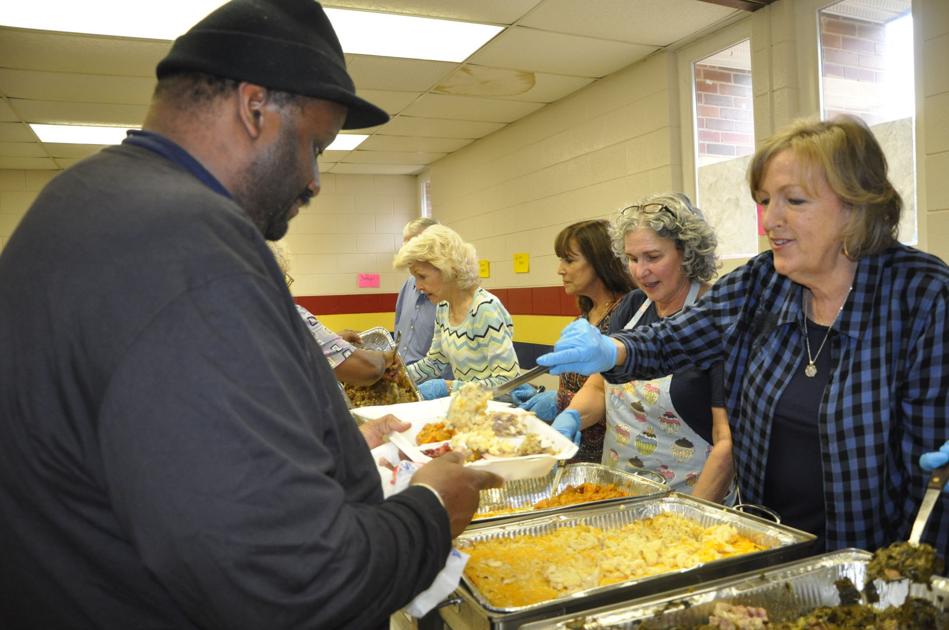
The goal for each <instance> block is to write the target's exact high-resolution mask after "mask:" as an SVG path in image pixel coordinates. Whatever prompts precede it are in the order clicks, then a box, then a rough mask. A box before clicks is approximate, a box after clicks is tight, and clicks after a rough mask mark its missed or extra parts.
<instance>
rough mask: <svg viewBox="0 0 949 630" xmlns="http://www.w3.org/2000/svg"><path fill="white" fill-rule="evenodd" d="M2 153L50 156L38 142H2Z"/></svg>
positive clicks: (13, 155) (0, 152) (18, 155)
mask: <svg viewBox="0 0 949 630" xmlns="http://www.w3.org/2000/svg"><path fill="white" fill-rule="evenodd" d="M0 155H2V156H4V157H49V156H48V155H46V151H44V150H43V145H41V144H40V143H38V142H0Z"/></svg>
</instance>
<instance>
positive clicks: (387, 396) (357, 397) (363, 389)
mask: <svg viewBox="0 0 949 630" xmlns="http://www.w3.org/2000/svg"><path fill="white" fill-rule="evenodd" d="M359 336H360V337H362V343H361V344H359V347H360V348H364V349H366V350H378V351H380V352H385V351H387V350H391V349H392V348H394V347H395V342H394V341H393V340H392V335H390V334H389V331H388V330H386V329H385V328H382V327H381V326H376V327H374V328H370V329H368V330H364V331H362V332H361V333H359ZM397 360H398V362H399V368H398V369H399V376H398V383H401V389H403V390H407V391H403V392H402V393H403V394H405V395H406V396H408V399H405V398H404V397H403V399H402V400H396V399H395V397H396V396H397V395H398V392H397V391H394V390H393V388H394V387H399V385H397V384H394V383H393V382H391V381H387V380H385V379H380V380H379V381H377V382H376V383H374V384H372V385H348V384H347V385H344V386H343V392H344V393H345V395H346V400H347V402H348V403H349V407H350V408H351V409H352V408H353V407H363V406H368V405H387V404H394V403H398V402H417V401H419V400H422V397H421V396H420V395H419V393H418V389H417V388H416V387H415V383H413V382H412V379H411V378H409V375H408V372H406V370H405V365H404V364H403V363H402V359H401V357H400V358H398V359H397ZM363 399H368V402H366V403H365V404H360V402H361V400H363Z"/></svg>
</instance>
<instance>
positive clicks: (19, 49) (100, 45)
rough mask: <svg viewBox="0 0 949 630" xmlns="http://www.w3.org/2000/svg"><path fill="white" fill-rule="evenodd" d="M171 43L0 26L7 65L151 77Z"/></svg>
mask: <svg viewBox="0 0 949 630" xmlns="http://www.w3.org/2000/svg"><path fill="white" fill-rule="evenodd" d="M27 1H29V0H27ZM170 46H171V42H160V41H155V40H143V39H127V38H123V37H101V36H94V35H78V34H69V33H52V32H49V31H30V30H23V29H17V28H6V27H0V59H3V65H4V66H5V67H7V68H27V69H30V70H46V71H50V72H84V73H88V74H116V75H121V76H139V77H154V76H155V66H156V65H157V64H158V62H159V61H160V60H161V59H162V58H163V57H164V56H165V55H166V54H168V49H169V48H170Z"/></svg>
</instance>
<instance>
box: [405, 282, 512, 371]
mask: <svg viewBox="0 0 949 630" xmlns="http://www.w3.org/2000/svg"><path fill="white" fill-rule="evenodd" d="M447 365H450V366H451V370H452V372H454V374H455V379H457V380H459V381H478V382H479V383H481V385H483V386H484V387H488V388H493V387H497V386H498V385H501V384H502V383H506V382H507V381H509V380H511V379H512V378H514V377H515V376H517V374H518V372H519V371H520V366H519V365H518V363H517V355H516V354H514V322H513V321H511V315H510V313H508V312H507V309H506V308H504V305H503V304H501V300H499V299H498V298H497V297H495V296H494V295H491V294H490V293H488V292H487V291H485V290H484V289H482V288H481V287H478V290H477V291H476V292H475V294H474V299H473V300H472V301H471V308H470V309H469V310H468V315H467V317H465V320H464V321H463V322H461V325H459V326H453V325H452V324H451V323H450V322H449V319H448V302H441V303H439V304H438V306H437V307H436V308H435V334H434V335H433V336H432V347H431V348H429V350H428V354H427V355H425V357H424V358H422V359H421V360H419V361H416V362H415V363H413V364H412V365H409V366H408V367H407V369H408V373H409V376H410V377H411V378H412V380H414V381H415V382H416V383H420V382H422V381H427V380H428V379H431V378H438V377H440V376H441V374H442V372H443V371H444V369H445V366H447Z"/></svg>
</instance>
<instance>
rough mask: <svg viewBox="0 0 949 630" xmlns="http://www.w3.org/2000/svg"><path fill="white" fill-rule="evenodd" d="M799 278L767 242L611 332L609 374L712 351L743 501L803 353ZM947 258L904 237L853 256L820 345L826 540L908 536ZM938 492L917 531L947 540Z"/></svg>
mask: <svg viewBox="0 0 949 630" xmlns="http://www.w3.org/2000/svg"><path fill="white" fill-rule="evenodd" d="M802 291H803V288H802V286H801V285H799V284H796V283H794V282H792V281H791V280H790V279H788V278H787V277H785V276H782V275H779V274H778V273H777V272H775V270H774V260H773V257H772V254H771V252H766V253H764V254H760V255H759V256H756V257H755V258H753V259H752V260H751V261H749V262H748V264H746V265H744V266H743V267H741V268H739V269H737V270H735V271H734V272H732V273H730V274H728V275H726V276H724V277H723V278H721V279H720V280H719V281H718V282H717V283H716V284H715V285H714V286H713V287H712V289H711V290H709V291H708V293H706V295H705V296H704V297H703V298H702V299H701V300H700V301H699V302H698V303H697V304H696V305H695V306H693V307H692V308H690V309H686V310H683V311H682V312H681V313H680V314H678V315H676V316H674V317H669V318H666V319H664V320H662V321H661V322H659V323H657V324H654V325H652V326H650V327H640V328H637V329H635V330H632V331H625V332H622V333H618V334H616V335H614V337H616V338H617V339H620V340H621V341H622V342H623V344H624V345H625V346H626V349H627V351H628V358H627V360H626V362H625V363H624V364H623V365H620V366H617V367H616V368H614V369H613V370H611V371H609V372H605V373H604V374H603V375H604V377H605V378H606V380H607V381H609V382H611V383H621V382H625V381H628V380H630V379H631V378H653V377H658V376H661V375H663V374H670V373H672V372H677V371H679V370H681V369H682V368H684V367H685V366H688V365H695V366H697V367H699V368H703V369H704V368H708V367H709V366H711V364H712V363H714V362H715V361H716V360H720V359H721V358H722V357H724V365H725V376H724V378H725V390H726V394H727V401H726V406H727V408H728V417H729V420H730V422H731V425H732V439H733V453H734V458H735V466H736V469H737V471H738V477H739V481H740V483H741V488H742V493H743V495H744V497H743V498H744V500H746V501H749V502H752V503H759V504H761V503H763V497H764V475H765V467H766V464H767V461H766V460H767V456H768V444H769V441H770V439H771V424H772V419H773V418H774V415H775V408H776V407H777V405H778V401H780V399H781V395H782V393H783V392H784V388H785V387H786V385H787V383H788V381H789V380H790V378H791V374H792V373H794V371H795V370H801V369H803V368H804V365H805V354H806V352H805V349H804V337H803V331H802V322H803V319H802V318H803V317H804V313H803V310H802V301H801V298H802ZM947 291H949V268H947V267H946V265H945V263H943V262H942V261H941V260H939V259H938V258H936V257H934V256H931V255H929V254H925V253H923V252H920V251H918V250H915V249H912V248H910V247H905V246H903V245H896V246H893V247H891V248H889V249H887V250H886V251H884V252H883V253H881V254H877V255H874V256H867V257H865V258H862V259H861V260H860V261H859V263H858V265H857V271H856V275H855V277H854V280H853V289H852V291H851V294H850V297H849V299H848V300H847V303H846V304H845V306H844V308H843V311H842V312H841V314H840V316H839V318H838V320H837V322H836V324H835V326H834V328H835V331H836V332H837V334H832V335H831V336H830V339H829V341H828V348H825V349H824V352H830V353H831V357H832V362H833V364H834V368H833V373H832V374H831V375H830V382H829V383H828V385H827V388H826V390H825V391H824V395H823V398H822V399H821V402H820V417H819V419H818V421H819V422H818V424H819V432H820V444H821V461H822V463H823V479H824V496H825V511H826V524H827V548H828V549H837V548H841V547H859V548H863V549H876V548H878V547H880V546H883V545H886V544H889V543H891V542H893V541H895V540H901V539H902V540H905V539H906V538H907V537H908V536H909V530H910V525H911V523H912V521H913V518H914V517H915V514H916V511H917V509H918V508H919V504H920V502H921V500H922V496H923V491H924V489H925V485H926V480H927V478H928V475H927V474H925V473H924V472H923V471H922V470H921V469H920V468H919V466H918V460H919V456H920V455H921V454H922V453H924V452H926V451H933V450H936V448H937V447H939V446H940V445H941V444H942V443H943V442H944V441H945V440H946V439H947V438H949V429H947V420H946V419H947V416H949V352H947V349H949V344H947V341H949V340H947V330H946V301H947V299H946V298H947ZM947 503H949V499H947V495H946V494H945V493H944V494H943V495H942V496H941V498H940V500H939V501H937V504H936V507H935V509H934V510H933V513H932V516H931V519H930V522H929V526H928V528H927V530H926V533H925V535H924V540H927V541H928V542H930V543H932V544H934V545H936V546H937V548H941V549H942V550H945V549H946V547H947V544H949V509H947V505H946V504H947Z"/></svg>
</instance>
